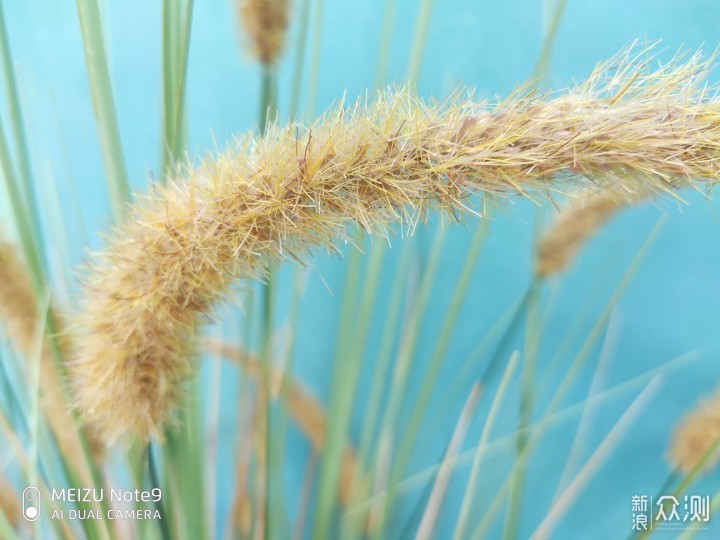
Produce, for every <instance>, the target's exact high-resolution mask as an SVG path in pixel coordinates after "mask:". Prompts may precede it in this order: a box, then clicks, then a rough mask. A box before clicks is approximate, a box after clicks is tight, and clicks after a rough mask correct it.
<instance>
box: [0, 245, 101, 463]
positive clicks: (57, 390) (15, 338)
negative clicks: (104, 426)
mask: <svg viewBox="0 0 720 540" xmlns="http://www.w3.org/2000/svg"><path fill="white" fill-rule="evenodd" d="M56 322H57V317H56ZM0 325H2V326H3V328H4V329H5V333H6V335H7V337H8V340H9V341H10V342H11V343H12V344H13V346H14V347H15V348H16V350H17V351H18V352H19V353H20V354H21V355H22V356H23V357H24V358H25V360H27V361H33V360H35V357H36V354H37V353H36V344H37V343H38V339H39V337H40V336H39V335H38V333H39V332H42V327H41V326H40V315H39V313H38V310H37V303H36V301H35V295H34V293H33V290H32V285H31V283H30V279H29V277H28V272H27V269H26V268H25V265H24V263H23V261H22V260H21V259H20V257H19V254H18V252H17V250H16V248H15V246H13V245H12V244H9V243H7V242H4V241H2V240H0ZM60 345H61V346H62V340H60ZM40 407H41V409H42V412H43V415H44V417H45V419H46V420H47V422H48V424H49V426H50V428H51V429H52V431H53V434H54V435H55V438H56V440H57V443H58V448H59V450H60V453H61V454H62V456H63V458H64V459H66V460H67V461H68V462H69V463H71V464H73V466H74V468H75V470H76V471H78V472H82V473H84V472H85V471H86V466H85V465H84V464H83V460H82V457H83V451H82V446H81V445H80V440H79V439H78V433H77V429H76V426H75V423H74V422H73V420H72V417H71V415H70V412H71V411H70V406H69V404H68V403H67V401H66V398H65V396H64V393H63V388H62V379H61V378H60V376H59V374H58V370H57V368H56V365H55V358H54V356H53V353H52V350H51V348H50V345H49V344H48V343H47V342H45V343H44V345H43V348H42V352H41V354H40ZM85 435H86V436H87V437H88V443H89V444H90V448H91V450H92V451H93V452H94V453H95V455H97V456H99V455H100V446H101V445H100V443H99V442H98V441H97V440H95V438H94V437H93V436H92V433H91V432H86V433H85Z"/></svg>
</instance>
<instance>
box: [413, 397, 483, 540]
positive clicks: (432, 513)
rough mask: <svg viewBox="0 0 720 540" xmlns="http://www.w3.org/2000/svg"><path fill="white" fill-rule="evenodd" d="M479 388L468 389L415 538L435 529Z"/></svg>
mask: <svg viewBox="0 0 720 540" xmlns="http://www.w3.org/2000/svg"><path fill="white" fill-rule="evenodd" d="M480 390H481V389H480V384H479V383H475V384H474V385H473V387H472V390H471V391H470V395H469V396H468V398H467V401H466V402H465V406H464V407H463V410H462V412H461V413H460V418H459V419H458V422H457V425H456V426H455V431H454V432H453V435H452V438H451V439H450V444H449V445H448V449H447V452H446V454H445V457H444V459H443V460H442V463H441V464H440V469H439V470H438V474H437V477H436V478H435V485H434V486H433V489H432V493H431V494H430V500H429V501H428V503H427V506H426V508H425V513H424V514H423V517H422V521H421V522H420V527H419V528H418V532H417V536H416V537H415V538H416V539H419V540H430V538H432V534H433V531H434V530H435V525H436V523H437V519H438V516H439V514H440V506H441V504H442V501H443V499H444V498H445V493H446V492H447V487H448V484H449V483H450V476H451V474H452V470H453V468H454V466H455V464H456V462H457V454H458V452H459V450H460V447H461V446H462V442H463V440H464V439H465V434H466V433H467V430H468V428H469V427H470V423H471V421H472V416H473V414H474V412H475V408H476V407H477V403H478V401H479V399H480Z"/></svg>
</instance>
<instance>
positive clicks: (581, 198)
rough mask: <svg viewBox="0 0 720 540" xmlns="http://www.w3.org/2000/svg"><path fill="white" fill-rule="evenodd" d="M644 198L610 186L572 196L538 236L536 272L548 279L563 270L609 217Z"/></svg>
mask: <svg viewBox="0 0 720 540" xmlns="http://www.w3.org/2000/svg"><path fill="white" fill-rule="evenodd" d="M645 197H646V196H645V195H643V194H637V193H636V194H632V195H629V194H624V195H620V194H618V193H617V192H615V191H613V190H611V189H606V190H603V191H599V192H596V191H592V192H589V193H583V194H581V195H578V196H574V197H571V199H570V204H569V205H568V207H567V208H566V209H564V210H562V211H561V212H560V213H559V214H558V215H557V217H556V219H555V220H554V221H553V223H552V224H551V226H550V228H549V229H548V230H547V231H546V232H545V233H544V234H543V235H542V236H541V237H540V241H539V242H538V249H537V256H536V258H535V272H536V273H537V275H538V276H540V277H543V278H547V277H550V276H551V275H554V274H557V273H559V272H562V271H563V270H565V269H566V268H567V267H568V265H570V263H571V262H572V261H573V260H574V259H575V257H576V256H577V254H578V252H579V251H580V249H581V248H582V246H583V245H584V244H585V243H586V242H587V241H588V240H589V239H590V237H591V236H593V235H594V234H595V233H596V232H597V231H598V230H599V229H600V228H601V227H602V226H603V225H604V224H605V223H606V222H607V221H608V220H609V219H610V218H612V217H613V216H614V215H615V214H617V213H618V212H619V211H620V210H622V209H623V208H627V207H628V206H629V205H630V204H631V203H633V202H639V201H640V200H642V199H643V198H645Z"/></svg>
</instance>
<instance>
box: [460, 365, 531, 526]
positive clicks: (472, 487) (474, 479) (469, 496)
mask: <svg viewBox="0 0 720 540" xmlns="http://www.w3.org/2000/svg"><path fill="white" fill-rule="evenodd" d="M519 356H520V355H519V353H518V352H517V351H516V352H514V353H513V354H512V356H511V357H510V360H509V361H508V363H507V367H506V368H505V373H504V374H503V376H502V379H501V380H500V385H499V386H498V389H497V391H496V392H495V395H494V396H493V400H492V404H491V405H490V411H489V412H488V415H487V418H486V419H485V423H484V424H483V429H482V434H481V435H480V440H479V441H478V444H477V447H476V450H475V455H474V456H473V461H472V467H471V469H470V475H469V476H468V480H467V484H466V486H465V494H464V495H463V499H462V503H461V505H460V512H459V514H458V518H457V521H456V524H455V533H454V534H453V538H454V539H455V540H462V539H463V538H465V535H466V531H467V527H468V521H469V519H470V511H471V508H472V506H473V502H474V501H475V491H476V490H477V487H478V477H479V475H480V463H481V460H482V456H483V454H484V452H485V446H486V444H487V439H488V437H489V436H490V432H491V431H492V428H493V426H494V425H495V420H496V419H497V413H498V410H499V408H500V404H501V403H502V400H503V398H504V397H505V391H506V390H507V386H508V382H509V381H510V378H511V377H512V374H513V372H514V371H515V366H516V364H517V361H518V358H519Z"/></svg>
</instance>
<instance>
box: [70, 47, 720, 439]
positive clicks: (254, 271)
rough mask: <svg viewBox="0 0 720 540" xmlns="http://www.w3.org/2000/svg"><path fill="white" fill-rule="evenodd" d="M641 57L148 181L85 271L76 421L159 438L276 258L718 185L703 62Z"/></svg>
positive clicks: (359, 113)
mask: <svg viewBox="0 0 720 540" xmlns="http://www.w3.org/2000/svg"><path fill="white" fill-rule="evenodd" d="M649 56H650V55H649V53H648V51H647V50H641V51H637V50H633V49H630V50H628V51H626V52H624V53H623V54H621V55H619V56H618V57H617V58H615V59H613V60H612V61H610V62H609V63H606V64H604V65H601V66H599V67H598V68H597V69H596V70H595V71H594V72H593V74H592V75H591V76H590V78H589V79H588V80H587V81H586V82H585V83H582V84H579V85H578V86H576V87H574V88H571V89H569V90H567V91H565V92H563V93H558V94H548V95H538V94H535V93H532V92H528V91H526V90H525V89H522V90H520V91H518V92H515V93H514V94H512V95H511V96H510V97H509V98H507V99H506V100H504V101H502V102H500V103H497V104H488V103H478V102H475V101H473V100H472V97H471V96H470V97H468V98H462V97H461V95H464V93H462V92H458V93H456V95H455V96H454V97H452V98H451V99H449V100H447V101H444V102H441V103H435V102H432V103H431V102H425V101H422V100H420V99H418V98H417V97H415V96H414V95H413V94H412V93H411V92H409V91H404V90H399V91H393V92H388V93H384V94H381V95H380V96H379V97H378V98H377V99H376V100H375V101H374V102H371V103H366V102H362V101H361V102H358V103H356V104H355V105H353V106H351V107H349V108H347V107H344V106H342V105H341V106H339V107H337V108H336V109H334V110H332V111H330V112H328V113H327V114H326V115H325V116H324V117H322V118H321V119H319V120H317V121H316V122H315V123H314V124H312V125H311V126H309V127H303V126H301V125H297V124H292V125H288V126H279V125H272V126H270V127H269V129H268V132H267V133H266V135H265V136H264V137H262V138H257V137H253V136H251V135H248V136H246V137H244V138H241V139H239V140H237V141H236V142H235V143H234V144H232V145H231V146H230V147H229V148H228V149H227V150H225V151H224V152H222V153H221V154H220V155H217V156H212V157H208V158H206V159H204V160H203V161H202V162H201V163H200V164H198V165H197V166H196V167H194V168H187V169H186V170H183V171H178V172H177V174H176V175H175V180H173V181H170V182H168V184H167V185H165V186H162V185H154V186H153V187H152V188H151V190H150V192H149V194H147V195H146V196H145V197H138V202H137V203H136V204H135V206H134V207H133V209H132V212H131V213H130V217H129V219H128V220H127V221H126V223H125V224H123V225H122V226H121V227H120V228H118V229H117V230H115V231H113V232H112V233H111V234H110V236H109V238H108V239H107V245H106V248H105V249H104V250H103V251H101V252H99V253H95V254H94V255H92V257H91V258H90V261H89V267H88V268H87V270H86V276H85V280H84V281H85V283H86V286H85V289H84V293H83V298H82V308H81V312H80V313H79V314H78V315H77V317H76V319H75V324H74V328H75V332H76V335H75V336H74V340H73V341H74V343H75V344H76V345H77V348H76V351H75V355H74V359H73V363H72V366H71V369H72V375H73V379H74V385H75V390H76V397H77V407H78V409H79V410H80V411H81V412H82V415H83V417H84V418H85V420H86V421H87V422H89V423H91V424H93V425H95V426H96V427H97V428H98V429H99V430H100V432H101V433H102V436H103V438H104V439H105V440H106V441H108V442H113V441H116V440H118V439H120V438H125V437H128V436H129V437H130V438H136V439H141V440H143V439H147V438H148V437H150V436H159V435H161V433H162V428H163V425H164V423H165V422H166V421H167V420H168V419H169V418H171V417H172V412H173V410H174V408H175V405H176V403H177V400H178V397H179V396H180V394H181V389H182V383H183V381H184V380H185V379H186V378H187V377H188V376H189V375H190V374H191V372H192V370H191V357H192V355H193V351H194V349H193V344H194V335H195V333H196V330H197V329H198V327H199V325H200V323H201V322H202V320H203V316H206V315H208V314H209V313H210V310H211V308H212V306H213V304H214V303H216V302H217V301H218V300H221V299H223V298H226V297H227V295H228V292H229V290H230V289H231V285H232V284H233V283H234V282H235V281H236V280H238V279H257V278H261V277H262V276H263V272H264V269H265V268H266V266H267V265H268V264H269V263H271V262H274V261H279V260H285V259H289V258H292V259H297V260H300V261H302V260H303V259H304V258H305V257H307V256H308V253H309V252H310V251H311V250H312V249H313V248H321V249H333V248H334V246H335V244H336V243H337V242H338V241H341V240H342V239H344V238H346V234H347V230H348V227H350V226H352V225H354V224H358V225H360V226H361V227H363V228H365V229H366V230H367V231H369V232H371V233H373V234H377V235H380V236H385V235H387V234H388V231H389V229H390V228H391V227H393V226H397V225H400V226H401V227H402V228H404V229H405V228H407V229H408V230H409V231H410V232H412V230H413V229H414V227H415V226H416V225H417V223H418V222H419V221H422V220H424V219H425V217H426V215H427V213H428V211H430V210H431V209H437V210H439V211H441V212H444V213H445V214H446V215H448V216H450V217H451V218H453V219H456V218H457V217H458V215H459V214H461V213H464V212H467V211H471V212H472V206H473V199H472V198H470V197H469V196H470V195H471V194H473V193H480V194H483V193H493V194H498V193H500V194H508V195H509V194H519V195H524V196H529V197H539V198H543V197H549V196H550V194H551V193H552V192H553V191H564V190H566V187H568V186H571V187H573V188H577V187H578V185H587V184H594V185H597V186H599V187H603V186H608V185H612V186H614V187H616V188H617V187H619V186H620V185H621V186H622V187H623V189H625V190H628V191H631V192H632V191H635V190H639V189H643V190H647V191H648V192H662V191H669V190H671V189H673V188H676V187H680V186H686V185H691V184H695V182H704V183H707V184H712V183H715V182H716V181H717V180H718V178H720V101H718V99H717V98H716V97H715V95H714V94H712V95H711V94H710V93H709V92H708V90H707V89H705V88H703V87H702V86H701V82H702V78H703V76H704V75H705V73H706V71H707V69H708V66H707V64H706V63H704V62H701V61H700V59H699V58H698V56H692V57H691V58H689V59H687V60H684V61H681V60H676V61H675V62H673V63H670V64H667V65H664V66H662V67H660V68H658V69H657V70H655V71H651V70H650V69H649V68H648V63H649V62H650V60H648V57H649ZM617 191H618V192H620V190H617Z"/></svg>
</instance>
